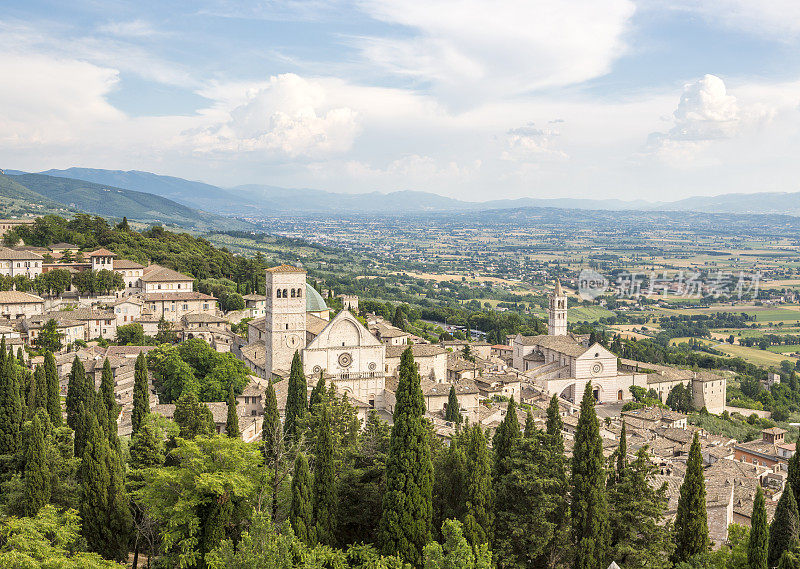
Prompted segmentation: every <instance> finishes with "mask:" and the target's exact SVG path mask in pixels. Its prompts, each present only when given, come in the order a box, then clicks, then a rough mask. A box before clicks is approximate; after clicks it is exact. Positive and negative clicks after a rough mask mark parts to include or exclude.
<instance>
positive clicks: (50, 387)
mask: <svg viewBox="0 0 800 569" xmlns="http://www.w3.org/2000/svg"><path fill="white" fill-rule="evenodd" d="M44 375H45V380H46V383H47V413H48V414H49V415H50V422H51V423H52V424H53V426H54V427H60V426H61V422H62V416H61V390H60V388H59V385H58V368H57V367H56V358H55V356H54V355H53V352H51V351H49V350H48V351H46V352H45V353H44Z"/></svg>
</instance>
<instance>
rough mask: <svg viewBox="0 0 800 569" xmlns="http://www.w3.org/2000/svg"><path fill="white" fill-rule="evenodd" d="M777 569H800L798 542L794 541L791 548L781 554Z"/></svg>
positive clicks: (799, 542) (799, 543) (799, 545)
mask: <svg viewBox="0 0 800 569" xmlns="http://www.w3.org/2000/svg"><path fill="white" fill-rule="evenodd" d="M778 569H800V541H798V540H796V539H795V540H794V541H793V542H792V546H791V547H790V548H789V549H787V550H786V551H784V552H783V555H781V559H780V561H779V562H778Z"/></svg>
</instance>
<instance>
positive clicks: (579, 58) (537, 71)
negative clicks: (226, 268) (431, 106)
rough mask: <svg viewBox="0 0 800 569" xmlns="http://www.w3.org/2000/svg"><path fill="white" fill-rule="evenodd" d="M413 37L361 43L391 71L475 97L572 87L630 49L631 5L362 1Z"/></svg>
mask: <svg viewBox="0 0 800 569" xmlns="http://www.w3.org/2000/svg"><path fill="white" fill-rule="evenodd" d="M360 5H361V6H362V7H363V9H364V10H365V11H367V12H368V13H369V14H370V15H372V16H373V17H374V18H376V19H379V20H382V21H384V22H388V23H391V24H395V25H398V26H402V27H405V28H407V29H408V30H410V32H411V33H412V35H411V37H408V34H398V35H397V36H396V37H386V36H383V37H380V38H378V37H365V38H360V44H359V45H360V47H361V49H362V50H363V53H364V54H365V56H366V57H367V58H368V59H369V60H370V61H372V62H374V63H377V64H379V65H381V66H382V67H384V68H385V69H387V70H388V71H389V72H391V73H396V74H401V75H406V76H409V77H413V78H415V79H419V80H422V81H426V82H431V83H432V84H434V85H435V86H437V87H438V88H439V89H440V91H445V92H448V91H449V92H450V93H451V94H455V93H459V94H460V95H461V96H462V97H463V95H464V92H463V89H469V95H470V97H472V98H474V97H475V96H476V95H479V94H481V93H495V94H497V93H501V94H503V95H506V96H507V95H513V94H518V93H521V92H525V91H528V90H531V89H538V88H543V87H553V86H563V85H571V84H576V83H580V82H583V81H586V80H588V79H591V78H594V77H598V76H600V75H603V74H605V73H607V72H608V71H609V69H610V67H611V64H612V63H613V61H614V60H615V59H616V58H617V57H619V56H620V55H621V54H622V53H623V52H624V51H625V42H624V39H623V35H624V33H625V32H626V30H627V28H628V25H629V22H630V19H631V17H632V16H633V13H634V9H635V6H634V4H633V2H632V1H631V0H607V1H605V2H597V1H595V0H571V1H563V0H507V1H504V2H485V1H483V0H362V2H361V4H360Z"/></svg>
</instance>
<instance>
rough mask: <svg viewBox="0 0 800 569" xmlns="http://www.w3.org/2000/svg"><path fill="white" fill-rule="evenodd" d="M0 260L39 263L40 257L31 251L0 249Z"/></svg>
mask: <svg viewBox="0 0 800 569" xmlns="http://www.w3.org/2000/svg"><path fill="white" fill-rule="evenodd" d="M0 259H2V260H4V261H40V260H41V259H42V256H41V255H39V254H38V253H34V252H33V251H25V250H20V249H9V248H6V247H0Z"/></svg>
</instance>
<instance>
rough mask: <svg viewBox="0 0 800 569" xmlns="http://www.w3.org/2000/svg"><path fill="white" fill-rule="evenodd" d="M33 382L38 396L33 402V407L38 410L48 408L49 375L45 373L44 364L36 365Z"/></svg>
mask: <svg viewBox="0 0 800 569" xmlns="http://www.w3.org/2000/svg"><path fill="white" fill-rule="evenodd" d="M33 384H34V385H35V386H36V388H35V390H36V397H35V399H34V402H33V407H34V409H36V410H37V411H38V410H39V409H44V410H47V398H48V395H47V376H46V375H45V373H44V366H40V365H39V366H36V369H35V370H34V371H33Z"/></svg>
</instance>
